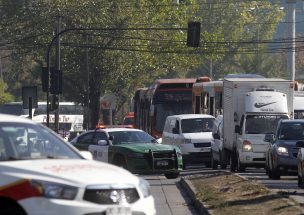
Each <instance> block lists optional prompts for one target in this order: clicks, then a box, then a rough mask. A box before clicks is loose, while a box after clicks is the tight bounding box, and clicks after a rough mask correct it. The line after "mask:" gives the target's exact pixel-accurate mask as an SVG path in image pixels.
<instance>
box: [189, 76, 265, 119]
mask: <svg viewBox="0 0 304 215" xmlns="http://www.w3.org/2000/svg"><path fill="white" fill-rule="evenodd" d="M225 78H265V77H264V76H262V75H257V74H251V73H241V74H228V75H225V76H224V79H225ZM192 113H194V114H209V115H212V116H214V117H217V116H218V115H222V114H223V81H222V80H218V81H208V82H206V81H204V82H199V83H195V84H193V87H192Z"/></svg>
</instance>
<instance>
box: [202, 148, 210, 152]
mask: <svg viewBox="0 0 304 215" xmlns="http://www.w3.org/2000/svg"><path fill="white" fill-rule="evenodd" d="M201 152H211V148H201Z"/></svg>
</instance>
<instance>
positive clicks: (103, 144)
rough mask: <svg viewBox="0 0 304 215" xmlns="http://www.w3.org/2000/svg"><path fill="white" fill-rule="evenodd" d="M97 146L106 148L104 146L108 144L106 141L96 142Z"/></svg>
mask: <svg viewBox="0 0 304 215" xmlns="http://www.w3.org/2000/svg"><path fill="white" fill-rule="evenodd" d="M97 144H98V145H99V146H106V145H108V142H107V141H106V140H98V142H97Z"/></svg>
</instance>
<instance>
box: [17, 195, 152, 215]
mask: <svg viewBox="0 0 304 215" xmlns="http://www.w3.org/2000/svg"><path fill="white" fill-rule="evenodd" d="M19 204H20V205H21V206H22V207H23V208H24V209H25V211H26V212H27V214H28V215H41V213H42V212H43V214H44V215H58V214H64V215H87V214H103V213H104V214H106V211H107V209H108V208H110V207H113V206H114V207H119V206H118V205H116V206H115V205H98V204H95V203H90V202H86V201H83V200H72V201H68V200H58V199H46V198H29V199H25V200H22V201H19ZM127 207H130V208H131V211H132V214H138V215H155V214H156V210H155V207H154V199H153V197H152V196H149V197H147V198H145V199H140V200H139V201H137V202H135V203H133V204H132V205H129V206H127Z"/></svg>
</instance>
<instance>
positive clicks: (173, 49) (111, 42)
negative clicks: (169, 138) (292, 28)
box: [0, 0, 280, 127]
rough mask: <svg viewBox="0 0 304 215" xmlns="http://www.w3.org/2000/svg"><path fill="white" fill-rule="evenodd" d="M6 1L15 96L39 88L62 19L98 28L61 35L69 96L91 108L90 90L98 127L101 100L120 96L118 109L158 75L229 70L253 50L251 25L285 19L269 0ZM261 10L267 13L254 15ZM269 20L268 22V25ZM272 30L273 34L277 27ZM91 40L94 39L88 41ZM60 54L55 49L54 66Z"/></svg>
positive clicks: (4, 26)
mask: <svg viewBox="0 0 304 215" xmlns="http://www.w3.org/2000/svg"><path fill="white" fill-rule="evenodd" d="M1 3H2V5H3V10H2V11H1V12H2V13H1V27H0V32H1V35H2V36H3V38H4V40H5V42H6V46H7V47H9V49H11V50H12V52H13V53H14V54H13V56H14V57H13V58H12V61H13V62H14V63H13V65H14V67H12V70H11V73H10V75H8V76H7V77H5V80H6V81H7V83H9V84H10V85H11V84H12V86H13V88H12V89H13V91H12V92H14V93H16V92H17V91H18V90H19V89H20V86H21V85H22V83H24V82H27V81H30V82H34V83H39V79H40V75H39V72H37V71H38V69H37V67H39V66H42V64H45V55H46V49H47V45H48V44H49V43H50V41H51V39H52V37H53V35H54V34H53V32H54V27H55V26H56V25H57V17H58V16H62V17H63V18H62V20H63V21H62V29H73V28H87V29H95V30H86V31H81V30H73V31H72V30H71V31H69V32H67V33H65V34H64V35H62V36H61V44H62V53H61V57H62V59H61V64H62V65H61V67H62V70H63V77H64V85H63V91H64V93H63V95H62V99H64V98H68V99H69V100H73V101H75V102H79V103H81V104H84V105H87V104H86V103H87V98H86V96H87V93H88V92H87V91H86V89H87V86H88V85H89V87H90V92H89V96H90V99H89V100H90V109H91V110H92V111H91V113H92V116H91V119H93V120H92V125H91V126H92V127H93V126H94V125H95V124H96V123H97V120H98V113H99V99H100V96H101V95H103V94H105V93H107V92H114V93H115V94H116V95H117V97H118V98H119V101H118V102H117V104H119V105H117V108H116V112H117V111H119V109H120V108H121V106H122V105H123V104H124V103H125V102H126V101H128V100H129V99H130V98H131V97H132V96H133V93H134V91H135V89H136V88H138V87H143V86H147V85H149V84H151V83H152V82H153V81H154V80H155V79H157V78H162V77H172V75H174V76H176V77H189V76H191V77H197V76H201V75H200V74H199V73H193V72H191V71H201V70H200V69H199V68H200V67H201V65H203V66H205V67H208V66H206V65H207V64H209V62H210V61H211V60H212V62H213V63H214V64H215V65H217V64H218V65H223V64H224V63H225V62H227V61H224V60H225V59H229V58H227V56H229V55H230V53H234V52H236V53H242V52H244V51H245V50H246V47H245V46H244V44H243V43H241V42H240V41H242V40H245V39H247V40H252V38H253V36H254V33H253V32H252V33H251V35H250V34H249V33H248V32H247V31H246V30H245V28H244V25H245V24H246V23H251V22H254V21H256V20H257V19H259V20H260V19H262V18H265V17H270V16H272V15H276V16H274V17H272V18H273V20H274V22H277V21H278V20H279V17H280V14H275V12H274V11H275V10H276V9H277V8H278V5H276V4H271V3H270V2H261V1H257V2H256V1H242V2H234V3H229V2H223V1H220V0H214V1H212V3H211V4H208V3H207V2H206V1H205V0H185V1H181V3H180V4H173V3H172V1H171V0H136V1H125V0H109V1H100V0H91V1H87V0H70V1H66V0H40V1H35V0H27V1H24V0H2V1H1ZM253 6H259V8H262V9H263V10H262V9H261V10H260V11H266V10H267V13H265V14H261V13H249V12H247V11H248V9H249V8H251V7H253ZM272 8H274V9H272ZM264 9H265V10H264ZM268 13H269V14H268ZM267 14H268V16H267ZM262 15H263V16H264V15H265V17H262V18H261V16H262ZM259 17H260V18H259ZM269 19H270V18H267V19H266V18H265V22H266V21H268V20H269ZM188 21H202V33H201V44H202V45H201V46H200V47H198V48H191V47H186V35H187V29H186V28H187V24H188ZM274 26H275V25H274ZM266 30H269V31H267V32H269V35H270V33H271V30H272V28H271V29H265V31H266ZM261 32H262V31H261ZM86 35H88V37H89V40H88V41H86V39H84V38H86V37H87V36H86ZM265 35H268V34H265ZM247 49H248V47H247ZM250 49H252V48H250ZM86 51H88V55H89V60H88V61H89V71H90V74H89V75H90V77H91V78H90V80H89V82H87V81H86V80H87V70H86ZM54 52H55V48H54V47H53V48H52V51H51V54H52V57H51V59H52V61H51V62H52V64H54V63H55V61H54ZM234 61H237V60H234ZM225 72H227V71H223V72H221V74H223V73H225ZM16 80H17V81H16ZM15 82H16V84H13V83H15Z"/></svg>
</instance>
